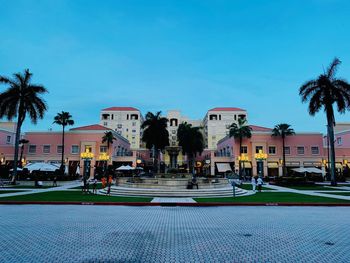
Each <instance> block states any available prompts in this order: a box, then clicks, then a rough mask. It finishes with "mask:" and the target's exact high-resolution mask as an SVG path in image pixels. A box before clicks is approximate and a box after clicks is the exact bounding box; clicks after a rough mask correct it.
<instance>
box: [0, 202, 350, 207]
mask: <svg viewBox="0 0 350 263" xmlns="http://www.w3.org/2000/svg"><path fill="white" fill-rule="evenodd" d="M0 205H114V206H167V207H168V206H189V207H213V206H325V207H330V206H350V203H142V202H48V201H0Z"/></svg>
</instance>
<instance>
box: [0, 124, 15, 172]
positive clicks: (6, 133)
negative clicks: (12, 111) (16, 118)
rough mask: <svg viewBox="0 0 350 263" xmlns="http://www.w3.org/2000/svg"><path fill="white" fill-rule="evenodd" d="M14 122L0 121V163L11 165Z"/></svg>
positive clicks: (13, 144)
mask: <svg viewBox="0 0 350 263" xmlns="http://www.w3.org/2000/svg"><path fill="white" fill-rule="evenodd" d="M15 138H16V123H14V122H0V165H5V164H7V165H11V164H12V161H13V155H14V152H15V150H14V149H15V147H14V146H15Z"/></svg>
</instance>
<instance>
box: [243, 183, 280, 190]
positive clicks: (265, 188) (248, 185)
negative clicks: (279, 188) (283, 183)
mask: <svg viewBox="0 0 350 263" xmlns="http://www.w3.org/2000/svg"><path fill="white" fill-rule="evenodd" d="M237 187H239V188H242V189H244V190H253V187H252V185H251V184H242V185H240V186H237ZM262 190H274V189H272V188H268V187H265V186H263V187H262Z"/></svg>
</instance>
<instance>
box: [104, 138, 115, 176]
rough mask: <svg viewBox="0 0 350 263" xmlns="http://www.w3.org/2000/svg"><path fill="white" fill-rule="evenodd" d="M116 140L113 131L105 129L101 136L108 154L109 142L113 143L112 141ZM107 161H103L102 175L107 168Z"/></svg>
mask: <svg viewBox="0 0 350 263" xmlns="http://www.w3.org/2000/svg"><path fill="white" fill-rule="evenodd" d="M114 140H116V138H115V137H114V135H113V133H112V132H111V131H106V132H105V134H104V135H103V137H102V143H107V153H108V154H109V147H110V145H111V144H113V141H114ZM107 162H108V161H106V163H105V165H106V166H105V167H104V175H105V174H106V170H107Z"/></svg>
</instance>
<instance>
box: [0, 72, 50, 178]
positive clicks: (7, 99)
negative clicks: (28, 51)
mask: <svg viewBox="0 0 350 263" xmlns="http://www.w3.org/2000/svg"><path fill="white" fill-rule="evenodd" d="M31 78H32V73H30V72H29V70H28V69H26V70H25V71H24V73H23V74H21V73H16V74H14V75H13V78H12V79H10V78H8V77H3V76H0V84H7V85H8V86H9V87H8V88H7V90H5V91H4V92H2V93H0V118H3V117H6V118H7V119H8V120H12V119H13V118H16V117H17V127H16V140H15V154H14V162H13V173H12V183H15V181H16V176H17V166H18V150H19V149H18V148H19V140H20V137H21V128H22V124H23V122H24V120H25V118H26V116H27V115H28V116H29V118H30V120H31V121H32V123H33V124H36V123H37V121H38V119H42V118H43V117H44V113H45V112H46V110H47V104H46V102H45V101H44V100H43V99H42V97H41V96H40V95H42V94H44V93H47V90H46V88H45V87H44V86H42V85H35V84H31V83H30V81H31Z"/></svg>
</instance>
